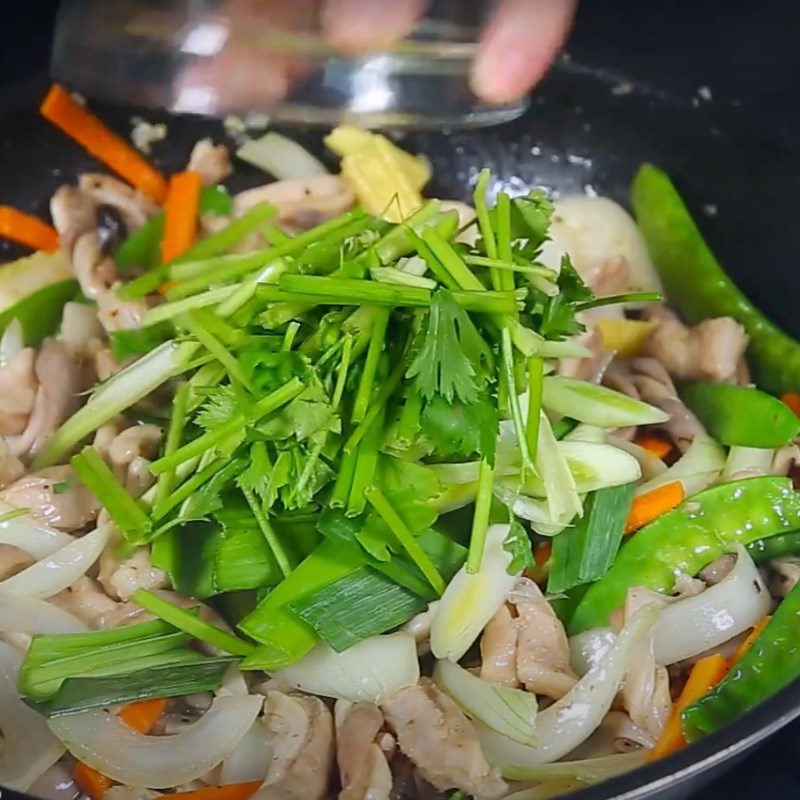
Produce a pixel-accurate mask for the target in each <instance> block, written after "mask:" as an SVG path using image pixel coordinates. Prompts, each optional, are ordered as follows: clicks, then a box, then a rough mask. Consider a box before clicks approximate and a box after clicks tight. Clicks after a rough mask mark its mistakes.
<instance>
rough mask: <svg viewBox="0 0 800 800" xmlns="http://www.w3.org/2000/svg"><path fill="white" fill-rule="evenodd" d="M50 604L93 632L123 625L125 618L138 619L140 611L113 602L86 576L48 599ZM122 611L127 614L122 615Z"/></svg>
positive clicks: (95, 582)
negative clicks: (61, 609)
mask: <svg viewBox="0 0 800 800" xmlns="http://www.w3.org/2000/svg"><path fill="white" fill-rule="evenodd" d="M50 602H51V603H53V604H54V605H56V606H58V607H59V608H63V609H64V611H69V613H70V614H73V615H74V616H76V617H77V618H78V619H79V620H81V621H82V622H85V623H86V624H87V625H88V626H89V627H90V628H93V629H95V630H99V629H104V628H114V627H116V625H117V624H124V623H125V621H127V620H126V618H127V619H128V620H132V619H133V618H136V617H139V616H141V611H142V609H141V608H139V607H138V606H136V607H135V609H134V608H128V609H125V608H124V607H123V605H122V603H116V602H114V601H113V600H112V599H111V598H110V597H109V596H108V595H107V594H106V593H105V592H104V591H103V590H102V589H101V587H100V584H99V583H97V581H95V580H92V579H91V578H87V577H86V576H84V577H82V578H78V580H77V581H75V583H73V584H72V586H70V587H69V589H65V590H64V591H63V592H59V593H58V594H57V595H55V596H54V597H52V598H50ZM136 609H138V612H137V611H136ZM124 611H127V612H128V613H123V612H124ZM136 621H139V620H138V619H137V620H136Z"/></svg>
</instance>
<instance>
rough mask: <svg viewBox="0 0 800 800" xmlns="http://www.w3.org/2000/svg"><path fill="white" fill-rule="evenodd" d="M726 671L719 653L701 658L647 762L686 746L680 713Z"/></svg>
mask: <svg viewBox="0 0 800 800" xmlns="http://www.w3.org/2000/svg"><path fill="white" fill-rule="evenodd" d="M727 671H728V662H727V661H726V660H725V658H724V656H722V655H720V654H719V653H715V654H714V655H713V656H707V657H706V658H701V659H700V660H699V661H698V662H697V663H696V664H695V665H694V666H693V667H692V671H691V672H690V673H689V679H688V680H687V681H686V685H685V686H684V687H683V691H682V692H681V694H680V697H679V698H678V701H677V702H676V703H675V707H674V708H673V709H672V715H671V716H670V718H669V722H667V725H666V727H665V728H664V731H663V732H662V734H661V736H660V737H659V739H658V741H657V742H656V744H655V747H653V749H652V750H651V751H650V752H649V753H648V755H647V760H648V761H655V760H656V759H658V758H664V756H668V755H670V754H671V753H674V752H675V751H676V750H680V749H681V748H682V747H685V746H686V739H684V738H683V732H682V731H681V712H682V711H683V709H684V708H686V706H688V705H691V704H692V703H694V702H695V700H699V699H700V698H701V697H703V695H706V694H708V693H709V691H711V689H713V688H714V687H715V686H716V685H717V684H718V683H719V682H720V681H721V680H722V679H723V678H724V677H725V673H726V672H727Z"/></svg>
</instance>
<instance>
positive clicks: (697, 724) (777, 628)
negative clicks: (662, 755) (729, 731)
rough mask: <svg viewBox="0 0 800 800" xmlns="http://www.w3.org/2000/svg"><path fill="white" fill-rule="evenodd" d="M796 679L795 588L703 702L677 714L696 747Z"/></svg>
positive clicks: (799, 640) (799, 621) (799, 633)
mask: <svg viewBox="0 0 800 800" xmlns="http://www.w3.org/2000/svg"><path fill="white" fill-rule="evenodd" d="M798 677H800V584H798V585H797V586H795V588H794V589H792V591H791V592H790V593H789V595H788V597H786V598H785V599H784V600H783V602H782V603H781V604H780V605H779V606H778V608H777V609H776V611H775V613H774V614H773V615H772V619H771V620H770V621H769V623H768V624H767V627H766V628H764V630H763V631H762V633H761V634H760V635H759V636H758V638H757V639H756V640H755V641H754V642H753V644H752V646H751V647H750V649H749V650H748V651H747V652H746V653H745V654H744V655H743V656H742V658H741V659H740V660H739V661H738V662H737V663H736V664H735V665H734V666H733V667H732V668H731V670H730V671H729V672H728V674H727V675H726V676H725V677H724V678H723V679H722V680H721V681H720V682H719V683H718V684H717V685H716V686H715V687H714V688H713V689H712V690H711V691H710V692H709V693H708V694H707V695H705V696H704V697H701V698H700V699H699V700H697V701H695V702H694V703H692V704H691V705H690V706H688V707H687V708H685V709H684V710H683V713H682V714H681V728H682V729H683V735H684V737H685V738H686V741H688V742H695V741H697V740H698V739H701V738H702V737H703V736H706V735H707V734H709V733H713V732H714V731H716V730H717V729H718V728H721V727H722V726H723V725H727V724H728V723H729V722H731V721H732V720H734V719H736V718H737V717H739V716H741V715H742V714H744V713H745V712H746V711H749V710H750V709H751V708H754V707H755V706H757V705H758V704H759V703H761V702H763V701H764V700H766V699H767V698H768V697H771V696H772V695H773V694H775V693H776V692H779V691H780V690H781V689H783V687H784V686H787V685H788V684H789V683H791V682H792V681H793V680H795V679H796V678H798Z"/></svg>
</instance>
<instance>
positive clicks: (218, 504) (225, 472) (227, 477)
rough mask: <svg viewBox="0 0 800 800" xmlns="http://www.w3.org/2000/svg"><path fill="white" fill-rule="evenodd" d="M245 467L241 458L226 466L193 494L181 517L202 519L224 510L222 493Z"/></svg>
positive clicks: (182, 510)
mask: <svg viewBox="0 0 800 800" xmlns="http://www.w3.org/2000/svg"><path fill="white" fill-rule="evenodd" d="M244 465H245V461H244V459H241V458H237V459H235V460H233V461H229V462H228V463H227V464H225V465H224V466H223V467H222V468H221V469H220V470H219V471H218V472H216V473H214V475H212V476H211V478H210V479H209V480H207V481H206V482H205V483H204V484H203V485H202V486H201V487H200V488H199V489H197V490H196V491H195V492H193V493H192V496H191V497H190V498H189V499H188V500H187V501H186V504H185V505H184V507H183V508H182V509H181V516H182V517H184V518H185V519H202V518H205V517H208V516H209V515H211V514H213V513H214V512H215V511H217V510H219V509H220V508H222V506H223V502H222V496H221V495H222V492H223V491H224V490H225V489H227V488H228V487H229V486H231V485H232V483H233V479H234V476H235V475H237V474H238V473H239V472H241V471H242V469H243V468H244Z"/></svg>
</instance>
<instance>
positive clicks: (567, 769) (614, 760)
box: [512, 748, 648, 796]
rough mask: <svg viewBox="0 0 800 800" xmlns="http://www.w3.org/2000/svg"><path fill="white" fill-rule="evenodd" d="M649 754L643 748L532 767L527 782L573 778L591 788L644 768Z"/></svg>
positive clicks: (528, 770)
mask: <svg viewBox="0 0 800 800" xmlns="http://www.w3.org/2000/svg"><path fill="white" fill-rule="evenodd" d="M647 752H648V751H647V749H645V748H642V749H641V750H636V751H634V752H632V753H616V754H614V755H609V756H601V757H599V758H584V759H581V760H580V761H559V762H558V763H556V764H539V765H538V766H530V767H527V768H526V770H525V774H526V778H525V780H530V781H550V780H553V779H554V778H573V779H574V780H576V781H580V782H581V783H582V784H585V785H587V786H589V785H592V784H594V783H602V782H603V781H607V780H609V779H610V778H614V777H616V776H617V775H623V774H624V773H626V772H630V771H631V770H634V769H636V768H637V767H640V766H642V764H644V761H645V758H646V757H647ZM512 796H513V795H512Z"/></svg>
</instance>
